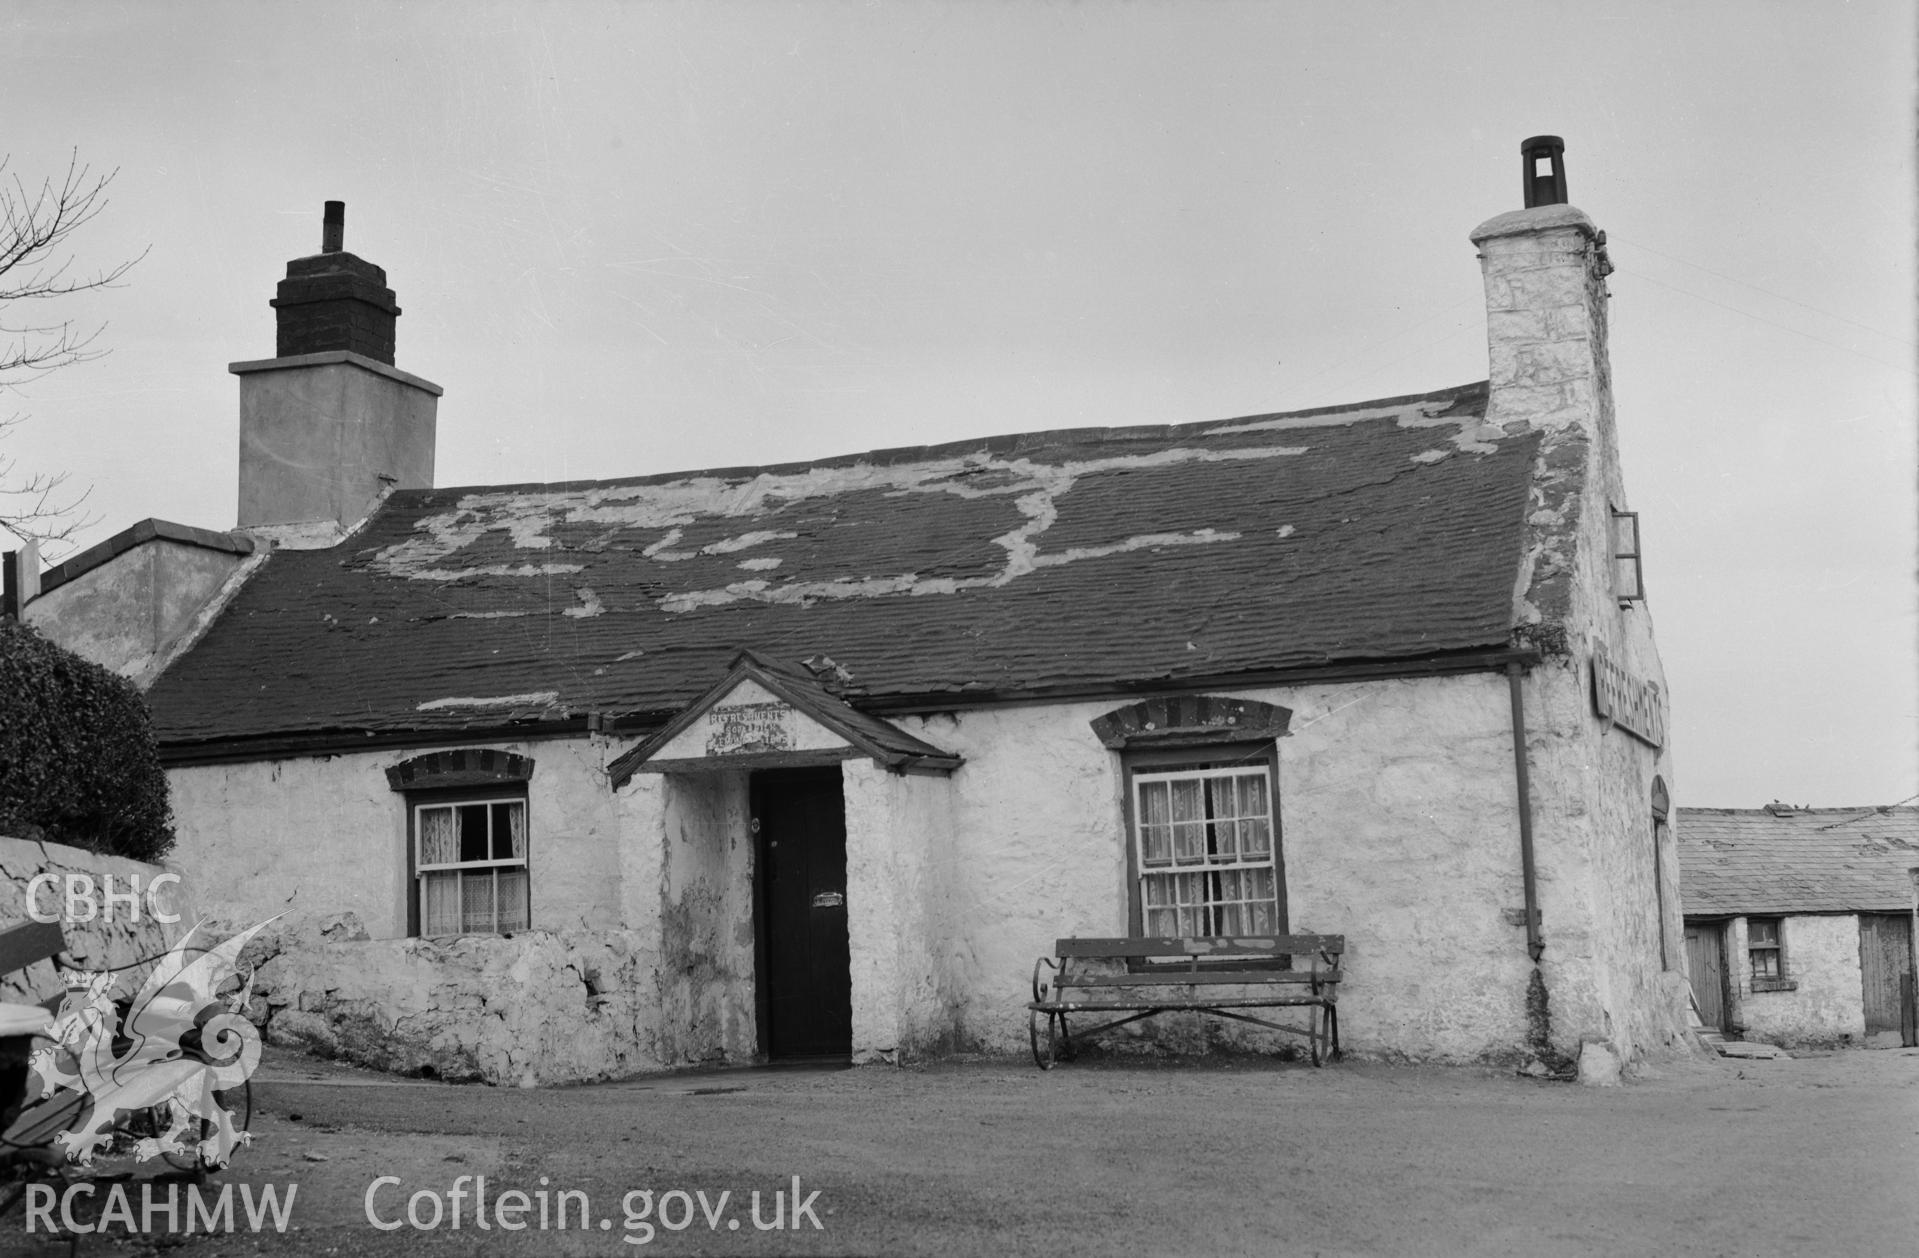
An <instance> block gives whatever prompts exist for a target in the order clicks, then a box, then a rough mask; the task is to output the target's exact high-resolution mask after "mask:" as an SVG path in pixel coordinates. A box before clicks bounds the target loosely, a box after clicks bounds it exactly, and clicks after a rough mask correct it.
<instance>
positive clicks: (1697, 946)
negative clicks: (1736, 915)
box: [1686, 923, 1726, 1031]
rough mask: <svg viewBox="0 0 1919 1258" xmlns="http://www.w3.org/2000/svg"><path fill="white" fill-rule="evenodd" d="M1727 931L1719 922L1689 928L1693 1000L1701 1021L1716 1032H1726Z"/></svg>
mask: <svg viewBox="0 0 1919 1258" xmlns="http://www.w3.org/2000/svg"><path fill="white" fill-rule="evenodd" d="M1725 935H1726V928H1725V927H1724V926H1721V925H1719V924H1717V923H1714V924H1712V925H1708V926H1688V927H1686V976H1687V977H1688V978H1690V979H1691V980H1692V1000H1693V1003H1694V1004H1695V1005H1698V1006H1699V1021H1700V1022H1702V1023H1703V1024H1705V1025H1706V1026H1708V1027H1711V1028H1712V1029H1713V1030H1715V1031H1723V1030H1725V1029H1726V949H1725V943H1724V941H1725Z"/></svg>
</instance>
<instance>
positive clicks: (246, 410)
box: [227, 201, 440, 545]
mask: <svg viewBox="0 0 1919 1258" xmlns="http://www.w3.org/2000/svg"><path fill="white" fill-rule="evenodd" d="M270 304H271V305H272V306H273V308H274V311H275V322H276V325H277V333H278V337H277V349H278V353H277V355H276V356H275V357H273V358H268V359H262V360H259V361H256V362H242V363H233V364H231V365H230V366H229V367H228V368H227V369H228V370H229V371H231V372H232V373H233V374H234V375H236V376H239V377H240V511H239V524H240V527H241V528H254V529H261V530H262V531H264V532H268V533H269V534H270V535H272V536H274V538H275V540H276V542H278V543H279V544H281V545H328V544H331V543H332V542H333V541H337V540H338V539H339V537H340V536H341V535H343V534H344V533H345V532H346V531H347V530H350V529H352V528H353V527H355V526H356V525H358V524H359V523H360V522H361V521H362V520H364V519H365V518H366V516H367V513H368V512H370V511H372V510H373V509H374V508H375V507H377V506H378V505H379V503H380V500H381V498H382V497H383V496H384V495H385V493H386V491H387V490H388V489H391V488H399V489H426V488H431V487H432V485H433V455H434V437H435V429H436V423H437V414H438V404H439V397H440V386H439V385H437V384H434V383H432V382H431V381H428V380H422V379H421V378H420V377H418V376H415V375H410V374H408V373H407V372H404V371H401V370H399V369H398V368H396V367H395V366H394V365H393V328H394V322H395V320H397V319H398V318H399V316H400V307H399V306H398V305H397V304H396V303H395V302H394V300H393V290H392V289H390V288H388V287H387V286H386V272H385V271H383V270H381V269H380V268H379V267H377V266H374V265H373V264H372V263H371V262H368V261H366V260H364V259H362V258H358V257H355V256H354V255H353V254H351V253H348V252H347V251H346V204H345V203H344V202H341V201H328V202H327V203H326V209H325V212H324V214H323V215H322V217H321V228H320V252H319V253H316V254H311V255H309V256H307V257H303V258H295V259H293V260H292V261H291V262H289V263H287V274H286V278H285V279H283V280H281V281H280V288H279V295H278V296H276V297H275V298H274V299H273V301H272V302H271V303H270ZM284 526H292V527H290V528H289V527H284Z"/></svg>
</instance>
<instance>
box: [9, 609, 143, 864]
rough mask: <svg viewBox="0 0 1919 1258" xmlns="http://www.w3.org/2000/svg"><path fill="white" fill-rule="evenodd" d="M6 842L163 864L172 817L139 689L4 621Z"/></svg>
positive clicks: (23, 627) (15, 623)
mask: <svg viewBox="0 0 1919 1258" xmlns="http://www.w3.org/2000/svg"><path fill="white" fill-rule="evenodd" d="M0 834H7V835H13V836H16V837H20V838H36V839H44V840H51V841H52V842H55V843H67V844H71V845H72V846H74V847H82V848H87V849H89V850H92V851H96V852H106V853H110V854H112V855H115V856H127V857H131V858H133V859H135V860H145V861H151V860H158V859H159V858H160V857H161V856H163V855H165V854H166V852H167V851H168V849H170V848H171V847H172V846H173V809H172V807H171V806H170V805H169V804H168V802H167V777H166V773H165V771H164V770H162V769H161V768H160V754H159V748H158V746H157V745H156V744H155V742H154V740H153V724H152V721H151V719H150V718H149V716H148V713H147V705H146V700H145V699H143V698H142V697H141V696H140V692H139V690H138V689H136V688H135V687H134V685H133V683H132V682H130V681H128V680H127V679H126V678H124V677H119V676H116V675H114V674H113V673H110V672H108V671H107V670H106V669H104V668H101V667H100V666H99V665H98V664H94V663H90V662H89V661H87V660H84V659H81V658H80V657H79V656H77V655H75V654H74V653H73V652H71V651H68V650H66V649H65V648H63V647H59V646H56V645H54V644H53V643H51V642H49V641H47V640H46V639H45V638H43V637H41V636H40V635H39V633H38V632H36V631H35V630H34V629H33V628H32V627H31V626H29V625H24V624H21V623H20V622H18V621H15V620H0Z"/></svg>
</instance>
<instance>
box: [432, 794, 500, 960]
mask: <svg viewBox="0 0 1919 1258" xmlns="http://www.w3.org/2000/svg"><path fill="white" fill-rule="evenodd" d="M413 835H414V854H413V855H414V860H413V868H414V876H415V880H416V883H417V894H418V896H419V920H420V934H422V935H485V934H502V933H505V932H508V931H517V930H525V929H526V928H527V925H528V918H529V912H528V885H527V863H526V801H525V800H523V799H489V800H474V801H470V802H468V801H452V802H435V803H431V804H419V805H416V806H415V807H414V810H413Z"/></svg>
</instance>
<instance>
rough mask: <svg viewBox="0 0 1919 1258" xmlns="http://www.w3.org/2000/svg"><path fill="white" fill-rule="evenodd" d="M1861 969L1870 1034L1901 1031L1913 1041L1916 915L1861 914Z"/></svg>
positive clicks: (1904, 1039) (1902, 1036) (1908, 1039)
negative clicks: (1913, 971)
mask: <svg viewBox="0 0 1919 1258" xmlns="http://www.w3.org/2000/svg"><path fill="white" fill-rule="evenodd" d="M1859 972H1860V975H1861V980H1862V988H1863V990H1862V995H1863V996H1864V997H1865V1006H1866V1034H1867V1035H1876V1034H1878V1033H1879V1032H1881V1031H1898V1032H1900V1038H1901V1039H1902V1040H1903V1041H1904V1042H1905V1043H1907V1044H1910V1043H1912V1019H1913V1014H1912V1010H1911V1009H1910V1008H1909V1007H1908V1006H1909V1004H1910V1002H1911V1000H1912V997H1911V995H1910V993H1911V991H1912V918H1911V916H1910V915H1909V914H1906V913H1861V914H1860V915H1859Z"/></svg>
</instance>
